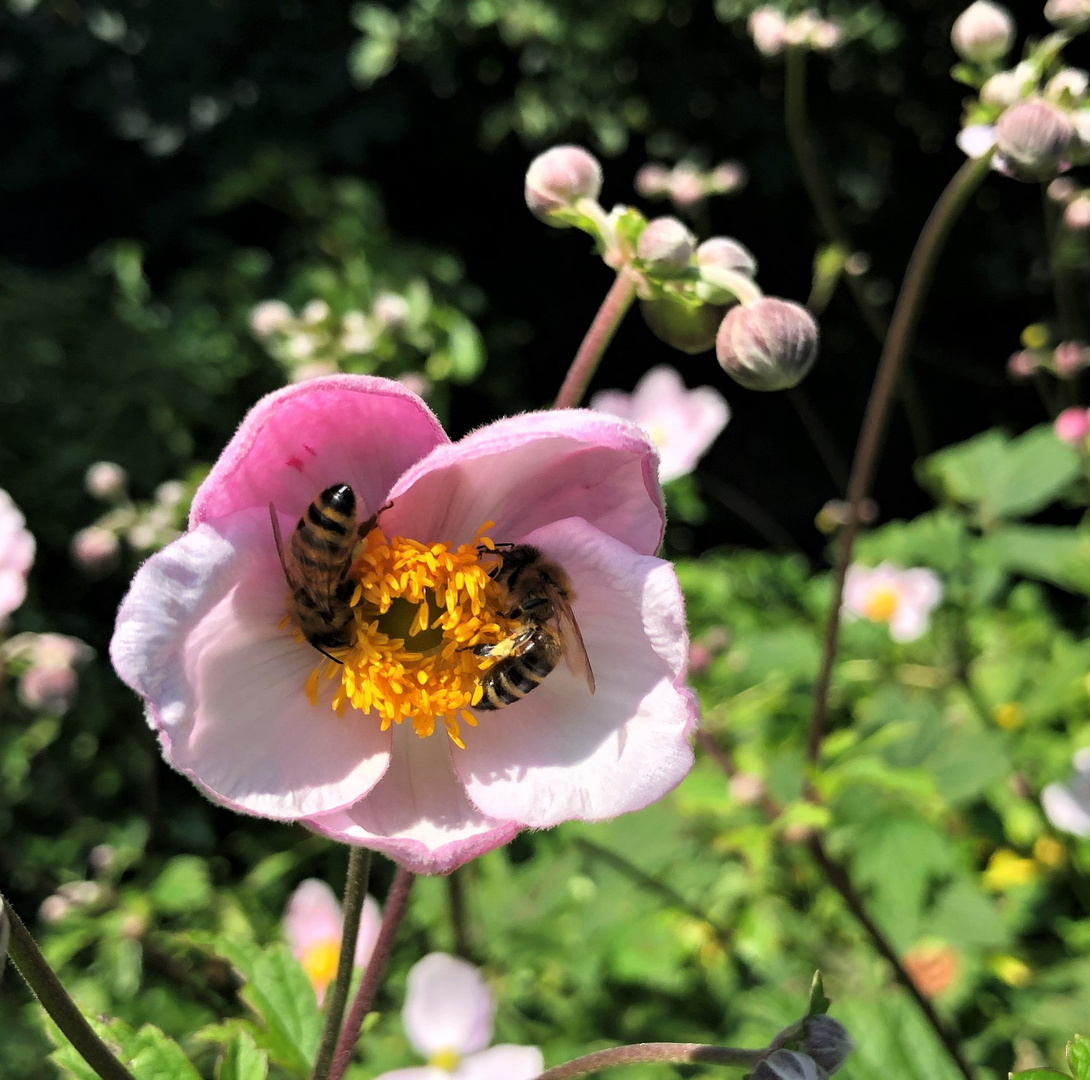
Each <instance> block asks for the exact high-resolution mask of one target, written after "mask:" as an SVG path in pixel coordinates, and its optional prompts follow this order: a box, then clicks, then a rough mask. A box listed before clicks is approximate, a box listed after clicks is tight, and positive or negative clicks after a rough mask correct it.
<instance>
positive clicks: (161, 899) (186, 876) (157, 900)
mask: <svg viewBox="0 0 1090 1080" xmlns="http://www.w3.org/2000/svg"><path fill="white" fill-rule="evenodd" d="M151 897H152V901H153V902H154V904H155V906H156V907H157V908H158V909H159V910H160V911H165V912H168V913H170V914H181V913H183V912H186V911H200V910H203V909H204V908H207V907H208V905H209V903H210V902H211V900H212V883H211V881H210V880H209V877H208V866H207V864H206V863H205V861H204V860H203V859H201V858H199V857H198V856H196V855H179V856H177V858H174V859H171V860H170V862H168V863H167V864H166V866H164V867H163V870H162V873H160V875H159V877H158V878H157V879H156V881H155V884H154V885H152V887H151Z"/></svg>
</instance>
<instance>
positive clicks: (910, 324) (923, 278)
mask: <svg viewBox="0 0 1090 1080" xmlns="http://www.w3.org/2000/svg"><path fill="white" fill-rule="evenodd" d="M990 167H991V160H990V157H988V156H986V157H983V158H978V159H977V160H975V161H974V160H969V161H966V162H965V164H963V165H962V167H961V168H960V169H958V171H957V172H956V173H955V174H954V176H953V178H952V179H951V180H950V182H949V183H948V184H947V185H946V188H945V190H944V191H943V193H942V194H941V195H940V196H939V199H938V202H936V203H935V206H934V208H933V209H932V211H931V215H930V217H928V219H927V222H926V223H925V224H924V227H923V230H922V231H921V232H920V237H919V239H918V240H917V241H916V247H915V248H914V249H913V251H912V256H911V258H910V259H909V260H908V267H907V269H906V270H905V279H904V283H903V284H902V285H901V292H900V294H899V295H898V297H897V304H896V306H895V307H894V309H893V319H892V320H891V322H890V327H889V334H888V335H887V336H886V342H885V345H884V346H883V348H882V355H881V357H880V359H879V361H878V370H877V371H876V372H875V376H874V386H873V387H872V388H871V393H870V398H869V399H868V401H867V409H866V413H865V414H864V416H863V427H862V429H861V430H860V433H859V442H858V443H857V445H856V451H855V458H854V459H853V461H852V472H851V477H850V479H849V481H848V504H849V510H848V520H847V522H846V523H845V524H844V528H843V529H841V531H840V546H839V549H838V551H837V561H836V569H835V571H834V573H833V599H832V604H831V605H830V609H829V618H828V622H827V623H826V626H825V640H824V645H823V649H822V657H821V667H820V669H819V672H818V679H817V683H816V685H815V689H814V708H813V712H812V713H811V715H810V729H809V734H808V736H807V744H806V757H807V760H808V761H810V762H816V761H817V759H818V755H819V754H820V752H821V740H822V738H823V736H824V734H825V716H826V711H827V709H828V700H829V685H830V682H831V680H832V673H833V664H834V662H835V660H836V651H837V646H838V645H839V640H840V606H841V602H842V599H843V595H844V578H845V577H846V575H847V573H848V566H849V565H850V563H851V559H852V547H853V545H854V543H855V536H856V533H857V532H858V531H859V524H860V522H859V508H860V506H861V505H862V503H863V500H864V499H865V498H866V497H867V493H868V492H869V490H870V485H871V480H872V479H873V477H874V470H875V467H876V466H877V463H878V451H879V448H880V446H881V441H882V436H883V435H884V433H885V429H886V422H887V421H888V419H889V407H890V403H891V401H892V399H893V391H894V388H895V387H896V385H897V376H898V374H899V373H900V370H901V365H902V364H903V362H904V359H905V356H906V355H907V354H908V350H909V348H910V346H911V345H912V339H913V336H914V334H915V330H916V324H917V323H918V322H919V318H920V313H921V312H922V310H923V304H924V299H925V298H926V296H927V292H928V288H929V286H930V284H931V279H932V277H933V275H934V271H935V266H936V264H937V263H938V260H939V255H940V254H941V252H942V249H943V247H944V246H945V243H946V238H947V237H948V236H949V234H950V229H951V228H952V226H953V224H954V222H955V221H956V220H957V217H958V215H959V214H960V213H961V211H962V210H963V209H964V207H965V204H966V203H967V202H968V201H969V198H970V197H971V195H972V194H973V192H974V191H975V190H976V189H977V187H978V186H979V185H980V183H981V181H982V180H983V179H984V177H985V176H987V174H988V169H989V168H990Z"/></svg>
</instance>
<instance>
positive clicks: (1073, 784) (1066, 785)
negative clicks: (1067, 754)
mask: <svg viewBox="0 0 1090 1080" xmlns="http://www.w3.org/2000/svg"><path fill="white" fill-rule="evenodd" d="M1072 764H1073V765H1074V769H1075V772H1074V774H1073V775H1072V776H1071V777H1070V778H1068V779H1067V780H1065V781H1063V782H1062V783H1061V782H1057V783H1054V784H1049V785H1048V786H1047V787H1046V788H1045V789H1044V791H1042V792H1041V806H1042V807H1043V808H1044V811H1045V817H1047V818H1048V820H1049V821H1051V822H1052V824H1053V825H1054V826H1055V827H1056V828H1057V829H1059V830H1060V831H1061V832H1066V833H1071V834H1072V835H1074V836H1090V746H1088V747H1083V749H1081V750H1076V751H1075V758H1074V761H1073V762H1072Z"/></svg>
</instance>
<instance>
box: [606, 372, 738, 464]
mask: <svg viewBox="0 0 1090 1080" xmlns="http://www.w3.org/2000/svg"><path fill="white" fill-rule="evenodd" d="M590 407H591V408H592V409H594V410H596V411H597V412H603V413H610V414H612V415H613V416H621V417H624V418H625V419H626V420H631V421H633V422H634V423H636V424H639V425H640V427H641V428H643V430H644V431H646V432H647V434H648V435H649V436H650V438H651V441H652V442H653V443H654V444H655V446H656V447H658V451H659V479H660V480H661V481H662V482H663V483H666V482H667V481H669V480H676V479H677V478H678V477H679V476H685V475H686V474H687V473H691V472H692V471H693V469H695V468H696V463H697V462H698V461H699V460H700V459H701V458H702V457H703V456H704V455H705V454H706V453H707V452H708V449H709V448H710V447H711V445H712V443H713V442H715V440H716V439H717V438H718V437H719V433H720V432H721V431H722V430H723V428H725V427H726V426H727V421H728V420H729V419H730V406H729V405H728V404H727V403H726V401H725V400H724V398H723V395H722V394H720V393H719V391H718V390H715V389H713V388H712V387H710V386H698V387H697V388H696V389H695V390H686V388H685V384H684V383H683V382H682V381H681V376H680V375H679V374H678V373H677V372H676V371H675V370H674V369H673V368H672V367H667V366H665V365H662V366H660V367H655V368H652V369H651V370H650V371H649V372H647V374H646V375H644V376H643V378H641V379H640V381H639V382H638V383H636V389H635V390H633V392H632V393H631V394H626V393H625V392H624V391H623V390H601V391H599V392H598V393H597V394H595V395H594V397H593V398H591V402H590Z"/></svg>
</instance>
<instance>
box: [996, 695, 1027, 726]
mask: <svg viewBox="0 0 1090 1080" xmlns="http://www.w3.org/2000/svg"><path fill="white" fill-rule="evenodd" d="M992 717H993V718H994V720H995V722H996V723H997V724H998V725H999V726H1000V727H1001V728H1006V729H1007V730H1008V731H1010V730H1012V729H1014V728H1020V727H1021V726H1022V725H1023V724H1024V723H1025V722H1026V712H1025V709H1023V708H1022V706H1021V705H1019V704H1018V702H1017V701H1008V702H1005V703H1004V704H1003V705H996V707H995V708H994V709H992Z"/></svg>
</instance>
